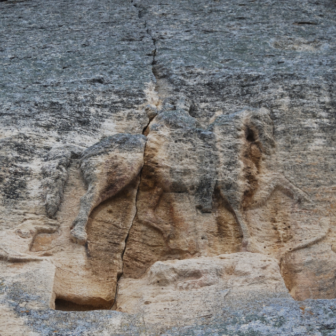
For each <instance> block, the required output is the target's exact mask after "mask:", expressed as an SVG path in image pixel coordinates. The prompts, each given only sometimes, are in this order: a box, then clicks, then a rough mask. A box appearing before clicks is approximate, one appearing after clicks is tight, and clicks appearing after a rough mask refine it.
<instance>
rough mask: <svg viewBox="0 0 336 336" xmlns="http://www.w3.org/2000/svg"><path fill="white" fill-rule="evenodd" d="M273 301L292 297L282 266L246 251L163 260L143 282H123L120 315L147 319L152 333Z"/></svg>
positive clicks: (150, 270) (120, 293)
mask: <svg viewBox="0 0 336 336" xmlns="http://www.w3.org/2000/svg"><path fill="white" fill-rule="evenodd" d="M273 297H278V298H280V297H283V298H289V294H288V291H287V288H286V286H285V283H284V281H283V279H282V277H281V274H280V269H279V265H278V263H277V261H276V260H275V259H272V258H269V257H268V256H265V255H261V254H257V253H247V252H245V253H233V254H222V255H220V256H217V257H205V258H202V257H201V258H197V259H187V260H171V261H164V262H162V261H158V262H156V263H155V264H154V265H152V266H151V268H150V269H149V271H148V273H147V275H146V276H145V277H143V278H142V279H141V280H135V279H127V278H126V279H122V280H120V282H119V290H118V301H117V310H119V311H122V312H128V313H133V314H140V315H142V316H143V317H144V320H145V322H146V325H148V326H149V328H150V329H152V328H153V326H152V325H157V327H159V328H160V327H161V326H174V325H175V324H176V321H177V320H179V323H181V324H188V323H189V324H190V323H195V322H196V321H197V320H198V319H199V318H202V317H208V318H209V317H212V316H215V315H216V314H217V313H218V310H220V307H222V306H226V307H228V306H230V305H231V306H235V302H236V301H239V302H240V304H247V302H249V301H252V302H253V301H254V300H256V299H260V298H263V299H264V300H267V299H270V298H273ZM187 302H189V305H188V309H186V308H187V307H186V303H187Z"/></svg>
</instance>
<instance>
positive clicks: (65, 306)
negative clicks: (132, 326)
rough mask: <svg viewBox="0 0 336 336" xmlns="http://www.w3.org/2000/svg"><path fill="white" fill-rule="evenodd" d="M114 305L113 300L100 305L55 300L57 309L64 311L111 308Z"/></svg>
mask: <svg viewBox="0 0 336 336" xmlns="http://www.w3.org/2000/svg"><path fill="white" fill-rule="evenodd" d="M111 307H112V303H111V302H106V303H105V304H104V303H102V304H101V305H100V306H95V305H90V304H79V303H76V302H72V301H67V300H64V299H56V300H55V310H62V311H89V310H109V309H111Z"/></svg>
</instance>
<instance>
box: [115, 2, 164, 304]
mask: <svg viewBox="0 0 336 336" xmlns="http://www.w3.org/2000/svg"><path fill="white" fill-rule="evenodd" d="M131 3H132V4H133V6H134V7H135V8H137V9H138V18H139V19H141V18H142V17H143V16H144V15H145V14H146V11H147V10H146V8H143V7H141V8H138V6H137V4H134V3H133V0H131ZM144 25H145V28H146V27H147V22H146V21H145V22H144ZM146 32H147V34H148V35H149V36H150V37H151V39H152V41H153V46H154V49H153V51H152V52H151V55H152V56H153V59H152V63H151V65H152V73H153V75H154V77H155V78H156V79H157V75H156V74H155V70H154V65H155V64H156V59H155V57H156V40H155V38H154V37H153V36H152V35H151V32H150V30H149V29H146ZM155 91H157V92H158V90H157V85H156V89H155ZM155 116H156V114H155V115H151V116H149V117H148V123H147V125H146V126H145V127H144V128H143V130H142V134H143V135H145V136H147V135H148V133H149V126H150V124H151V122H152V121H153V119H154V118H155ZM146 147H147V143H146V144H145V148H144V152H143V160H144V164H145V153H146ZM142 171H143V167H142V168H141V170H140V172H139V184H138V187H137V191H136V196H135V214H134V217H133V219H132V224H131V225H130V228H129V230H128V233H127V236H126V238H125V246H124V249H123V251H122V253H121V263H122V266H121V267H122V268H121V271H120V272H119V273H118V274H117V286H116V291H115V297H114V304H113V307H112V308H111V309H112V310H115V309H116V304H117V298H118V287H119V280H120V278H121V277H122V275H123V273H124V255H125V251H126V248H127V243H128V239H129V235H130V232H131V230H132V227H133V224H134V220H135V219H136V217H137V214H138V208H137V205H138V197H139V190H140V186H141V180H142Z"/></svg>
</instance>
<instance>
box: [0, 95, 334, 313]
mask: <svg viewBox="0 0 336 336" xmlns="http://www.w3.org/2000/svg"><path fill="white" fill-rule="evenodd" d="M167 101H168V102H167ZM167 101H166V102H165V103H164V104H163V105H162V109H161V110H160V111H157V109H151V110H150V111H152V112H153V111H154V110H155V111H154V112H153V113H152V114H151V119H152V121H151V122H150V124H149V125H148V127H147V128H146V130H145V134H146V135H147V138H146V137H145V136H143V135H130V134H118V135H115V136H110V137H107V138H105V139H103V140H102V141H101V142H99V143H97V144H96V145H94V146H92V147H90V148H88V149H87V150H85V151H84V152H83V153H81V149H79V148H66V149H64V150H62V149H60V148H56V149H53V150H52V151H51V152H50V155H49V156H48V158H47V160H46V164H45V166H44V168H43V170H42V172H43V174H44V181H43V183H42V186H43V187H44V200H45V206H46V214H47V215H48V216H49V217H51V218H53V220H55V221H56V222H57V223H58V224H57V225H52V226H50V224H49V226H45V225H44V226H40V225H36V222H34V223H33V224H32V225H31V226H32V228H31V229H27V228H26V227H27V225H28V224H29V223H28V224H27V223H25V225H24V228H23V227H22V229H20V228H18V229H17V230H16V232H15V233H13V234H14V235H15V237H20V239H28V240H29V241H28V240H27V244H26V245H24V244H21V245H20V244H18V246H19V245H20V246H26V247H25V248H23V249H22V248H21V250H22V251H21V250H20V251H10V250H8V249H7V247H6V244H2V250H1V251H2V252H1V257H2V259H7V260H8V261H16V260H21V261H24V260H27V261H29V260H40V259H41V256H43V257H46V256H52V260H53V262H54V264H55V265H56V273H55V284H54V295H55V296H56V300H58V301H59V302H61V301H62V302H63V303H59V304H63V305H64V304H65V306H66V305H67V303H66V302H68V306H67V307H63V308H64V309H65V310H66V309H67V308H69V307H70V306H71V305H70V306H69V302H71V303H72V304H74V305H81V307H82V309H84V310H85V309H97V308H106V309H109V308H111V307H112V305H113V304H115V295H116V288H117V283H118V280H119V278H120V276H123V277H122V279H128V278H133V279H139V278H142V277H143V276H145V274H146V272H147V271H148V270H149V269H150V267H151V266H152V265H153V264H155V265H156V262H158V261H166V260H176V259H195V258H200V257H215V256H218V255H222V254H223V253H229V254H231V253H236V252H240V251H246V252H254V253H258V254H264V255H269V256H271V257H274V258H276V259H277V260H278V261H279V263H280V265H281V272H282V275H283V278H284V280H285V282H286V285H287V287H288V289H289V290H290V293H291V294H292V296H293V297H294V298H297V299H305V298H309V297H310V298H318V297H328V298H330V297H335V296H336V292H335V290H334V289H333V288H332V286H333V285H332V279H333V277H334V273H335V271H334V269H335V270H336V267H334V266H333V265H334V264H335V265H336V263H334V264H333V263H331V264H330V263H327V264H328V265H329V264H330V267H329V270H328V272H327V271H323V272H322V273H323V276H322V277H323V278H324V282H323V281H322V282H323V283H324V285H323V286H327V289H326V290H325V293H326V292H327V294H325V295H324V294H321V293H322V291H323V289H322V285H318V286H315V287H314V283H317V282H319V283H320V284H321V283H322V282H321V279H317V278H316V275H315V273H316V272H315V271H316V269H317V268H318V267H320V266H319V264H318V258H319V257H318V255H320V254H321V255H323V256H322V257H321V258H322V259H326V260H327V259H328V258H329V259H328V260H333V259H334V252H332V251H331V249H329V250H330V251H329V250H328V248H326V247H325V246H324V245H323V244H322V245H321V244H320V245H318V246H317V245H316V243H318V242H319V241H322V240H323V239H324V238H325V237H326V235H327V233H328V230H329V221H328V218H327V217H326V216H323V215H322V214H321V212H319V211H317V210H316V207H315V205H314V203H313V202H311V201H310V199H309V196H308V195H307V194H306V193H305V192H303V191H302V190H300V189H299V188H298V187H296V186H295V185H294V184H293V183H292V182H291V181H289V180H288V179H287V178H286V177H285V175H284V173H283V172H281V171H280V170H279V167H280V166H281V165H280V164H279V158H278V154H277V148H276V142H275V139H274V136H273V123H272V120H271V118H270V113H269V111H268V110H266V109H249V108H246V109H244V110H242V111H240V112H237V113H233V114H229V115H222V116H219V117H217V119H216V120H215V121H214V123H213V124H211V125H210V126H209V127H208V128H207V129H204V128H202V127H201V125H199V124H198V122H197V121H196V120H195V119H194V118H193V117H191V116H190V115H189V114H188V108H189V107H190V106H189V105H190V104H189V103H188V101H187V102H186V101H183V102H182V103H181V100H180V101H178V102H177V103H176V105H175V106H174V103H173V104H171V101H169V100H167ZM79 157H80V159H79V160H78V158H79ZM74 160H75V161H76V162H77V163H76V164H75V165H74V164H73V163H72V162H74ZM78 168H80V171H81V176H82V181H81V182H76V183H77V186H76V183H75V184H73V183H74V182H73V181H74V180H71V179H73V177H71V178H70V177H69V176H70V175H71V176H72V175H73V176H74V174H75V175H76V174H77V175H78ZM71 171H72V173H71ZM69 174H70V175H69ZM76 179H77V181H79V180H80V177H79V176H77V177H76ZM53 181H54V183H53ZM78 183H79V184H81V187H80V189H78V187H79V184H78ZM72 184H73V185H72ZM71 185H72V186H71ZM69 188H70V189H69ZM76 190H82V191H81V192H79V193H78V192H77V191H76ZM79 198H80V201H79ZM59 223H60V224H59ZM28 226H29V225H28ZM27 230H28V231H29V232H28V231H27ZM314 244H315V245H314ZM14 245H15V244H14ZM14 245H13V244H12V246H14ZM83 245H84V246H83ZM315 246H316V247H315ZM323 246H324V247H323ZM302 249H305V250H304V251H300V250H302ZM312 249H313V250H314V249H318V250H319V251H322V252H319V254H317V255H316V256H315V257H314V258H315V259H314V260H315V261H314V262H315V264H314V265H315V266H314V267H315V268H314V267H313V268H311V266H309V267H308V266H307V261H305V257H304V256H305V253H306V251H310V250H312ZM23 250H24V251H23ZM69 256H72V257H69ZM327 256H328V257H327ZM20 258H21V259H20ZM307 269H308V270H309V271H307ZM298 270H300V272H298ZM195 272H196V270H195ZM314 272H315V273H314ZM200 278H202V279H203V276H201V277H200ZM208 278H209V276H208V275H207V276H206V277H204V279H203V280H202V281H201V282H202V283H203V282H204V283H207V284H208V285H209V286H211V285H212V283H211V281H210V280H209V279H208ZM207 279H208V280H209V281H210V282H209V281H208V280H207ZM307 279H308V280H307ZM123 281H124V280H123ZM195 281H196V280H195ZM195 281H194V280H192V282H190V283H187V282H186V283H185V284H184V285H181V286H178V287H179V288H178V289H179V290H180V289H181V288H182V287H183V288H184V287H186V288H189V287H190V286H191V287H193V284H195V286H198V285H196V282H197V281H198V280H197V281H196V282H195ZM207 281H208V282H207ZM307 281H308V282H307ZM309 281H310V282H309ZM198 282H199V281H198ZM198 282H197V283H198ZM307 283H309V286H310V287H311V288H315V290H311V291H310V292H309V293H308V292H307V291H306V290H305V289H304V288H305V286H306V287H307ZM64 302H65V303H64ZM56 306H57V305H56ZM70 308H71V307H70ZM70 308H69V309H70Z"/></svg>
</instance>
